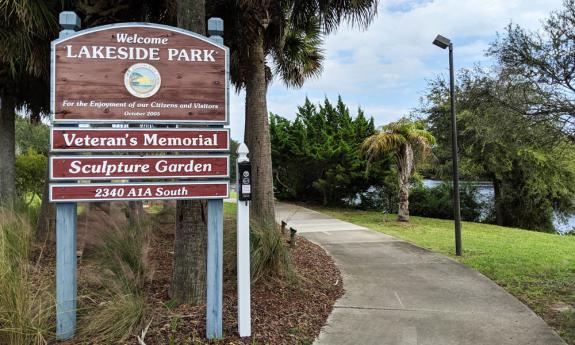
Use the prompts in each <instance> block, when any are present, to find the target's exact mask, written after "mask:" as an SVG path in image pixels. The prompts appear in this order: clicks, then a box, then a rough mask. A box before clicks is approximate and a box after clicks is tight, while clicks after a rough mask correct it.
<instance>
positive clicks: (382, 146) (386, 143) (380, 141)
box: [361, 131, 406, 161]
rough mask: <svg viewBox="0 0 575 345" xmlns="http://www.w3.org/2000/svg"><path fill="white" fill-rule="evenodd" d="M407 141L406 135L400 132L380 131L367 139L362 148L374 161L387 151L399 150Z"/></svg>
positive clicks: (369, 158)
mask: <svg viewBox="0 0 575 345" xmlns="http://www.w3.org/2000/svg"><path fill="white" fill-rule="evenodd" d="M405 143H406V139H405V137H404V136H402V135H401V134H399V133H394V132H390V131H380V132H378V133H376V134H374V135H372V136H369V137H368V138H367V139H365V140H364V142H363V144H362V145H361V150H362V151H363V152H364V154H365V155H366V157H367V158H368V160H370V161H372V160H374V159H377V158H378V157H380V156H381V155H383V154H385V153H389V152H394V151H397V149H398V148H400V147H401V146H402V145H404V144H405Z"/></svg>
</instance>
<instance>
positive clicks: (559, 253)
mask: <svg viewBox="0 0 575 345" xmlns="http://www.w3.org/2000/svg"><path fill="white" fill-rule="evenodd" d="M315 209H316V210H318V211H321V212H323V213H325V214H328V215H331V216H333V217H336V218H339V219H342V220H345V221H348V222H351V223H355V224H358V225H362V226H365V227H368V228H370V229H374V230H377V231H380V232H383V233H386V234H389V235H392V236H395V237H398V238H401V239H404V240H406V241H409V242H412V243H414V244H417V245H418V246H421V247H424V248H428V249H430V250H433V251H436V252H439V253H443V254H446V255H449V256H451V257H453V258H456V259H457V260H459V261H460V262H462V263H464V264H466V265H468V266H471V267H473V268H474V269H476V270H478V271H480V272H481V273H483V274H485V275H486V276H488V277H489V278H491V279H492V280H494V281H495V282H497V283H498V284H499V285H501V286H502V287H504V288H505V289H506V290H507V291H509V292H510V293H512V294H513V295H515V296H517V297H518V298H519V299H521V300H522V301H524V302H525V303H526V304H528V305H529V306H530V307H531V308H532V309H533V310H534V311H535V312H536V313H538V314H539V315H540V316H542V317H543V318H544V319H545V320H546V321H547V322H548V323H549V324H550V325H552V326H553V327H555V328H556V330H557V331H558V332H559V333H560V334H561V335H562V336H563V338H564V339H565V340H566V341H567V342H568V343H569V344H575V313H574V312H572V311H571V312H561V313H560V312H556V311H554V310H553V309H552V306H553V305H556V304H557V303H566V304H570V305H571V306H575V236H560V235H555V234H546V233H539V232H534V231H527V230H520V229H513V228H506V227H500V226H495V225H489V224H480V223H468V222H463V224H462V244H463V256H462V257H456V256H455V250H454V236H453V233H454V230H453V221H449V220H442V219H432V218H422V217H411V221H410V223H409V224H406V223H398V222H395V218H396V216H394V215H383V214H382V213H381V212H374V211H358V210H351V209H332V208H320V207H315Z"/></svg>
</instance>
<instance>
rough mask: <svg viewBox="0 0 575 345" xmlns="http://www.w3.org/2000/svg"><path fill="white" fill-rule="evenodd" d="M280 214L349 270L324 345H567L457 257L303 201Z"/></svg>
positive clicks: (286, 206)
mask: <svg viewBox="0 0 575 345" xmlns="http://www.w3.org/2000/svg"><path fill="white" fill-rule="evenodd" d="M276 218H277V220H278V222H279V221H281V220H284V221H287V223H288V226H292V227H294V228H295V229H297V231H298V234H299V235H302V236H304V237H306V238H307V239H309V240H311V241H313V242H315V243H317V244H319V245H321V246H322V247H323V248H325V250H326V251H327V252H328V253H329V254H330V255H331V256H332V257H333V258H334V259H335V262H336V264H337V265H338V267H339V268H340V270H341V272H342V274H343V277H344V288H345V291H346V292H345V295H344V296H343V297H342V298H341V299H340V300H338V301H337V302H336V304H335V307H334V310H333V311H332V313H331V315H330V316H329V319H328V321H327V324H326V326H324V328H323V329H322V332H321V334H320V335H319V337H318V339H317V340H316V341H315V344H318V345H343V344H349V345H416V344H417V345H460V344H465V345H479V344H481V345H531V344H532V345H565V342H564V341H563V340H562V339H561V338H560V337H559V336H558V335H557V334H556V333H555V332H554V331H553V330H552V329H551V328H550V327H549V326H548V325H547V324H546V323H545V322H544V321H543V320H542V319H541V318H539V317H538V316H537V315H536V314H535V313H533V311H531V310H530V309H529V308H528V307H527V306H525V305H524V304H523V303H521V302H520V301H519V300H517V299H516V298H515V297H513V296H511V295H510V294H508V293H507V292H506V291H505V290H503V288H501V287H499V286H498V285H497V284H495V283H494V282H492V281H491V280H489V279H488V278H486V277H485V276H483V275H482V274H480V273H478V272H476V271H475V270H473V269H471V268H468V267H467V266H464V265H462V264H460V263H458V262H456V261H455V260H452V259H450V258H447V257H445V256H443V255H440V254H436V253H432V252H430V251H428V250H426V249H423V248H420V247H417V246H415V245H412V244H410V243H408V242H405V241H402V240H399V239H396V238H394V237H391V236H388V235H385V234H382V233H378V232H375V231H371V230H369V229H366V228H363V227H360V226H357V225H354V224H351V223H347V222H344V221H340V220H337V219H334V218H331V217H328V216H326V215H323V214H321V213H319V212H316V211H312V210H309V209H306V208H303V207H299V206H295V205H290V204H284V203H278V204H276Z"/></svg>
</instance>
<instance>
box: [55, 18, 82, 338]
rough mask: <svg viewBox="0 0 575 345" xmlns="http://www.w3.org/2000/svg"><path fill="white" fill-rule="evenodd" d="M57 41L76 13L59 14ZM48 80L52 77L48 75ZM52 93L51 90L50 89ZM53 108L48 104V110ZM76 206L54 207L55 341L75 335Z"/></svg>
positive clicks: (71, 27) (75, 24) (75, 25)
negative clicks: (49, 107)
mask: <svg viewBox="0 0 575 345" xmlns="http://www.w3.org/2000/svg"><path fill="white" fill-rule="evenodd" d="M59 21H60V26H61V27H62V29H63V30H62V31H61V32H60V35H59V37H60V38H66V37H69V36H72V35H73V34H74V33H75V32H76V31H75V30H78V29H80V18H79V17H78V15H76V13H74V12H70V11H66V12H62V13H60V18H59ZM52 78H55V75H54V73H52ZM52 92H54V90H52ZM53 109H54V105H53V104H52V110H53ZM76 205H77V204H76V203H72V202H71V203H61V204H56V338H57V339H58V340H66V339H71V338H72V337H74V333H75V332H76V289H77V288H76V266H77V263H76V217H77V216H76V214H77V207H76Z"/></svg>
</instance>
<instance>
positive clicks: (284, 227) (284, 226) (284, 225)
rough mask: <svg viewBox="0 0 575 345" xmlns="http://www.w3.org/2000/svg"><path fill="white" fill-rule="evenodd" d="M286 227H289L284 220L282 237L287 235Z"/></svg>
mask: <svg viewBox="0 0 575 345" xmlns="http://www.w3.org/2000/svg"><path fill="white" fill-rule="evenodd" d="M286 226H287V223H286V222H284V221H283V220H282V235H285V234H286Z"/></svg>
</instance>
